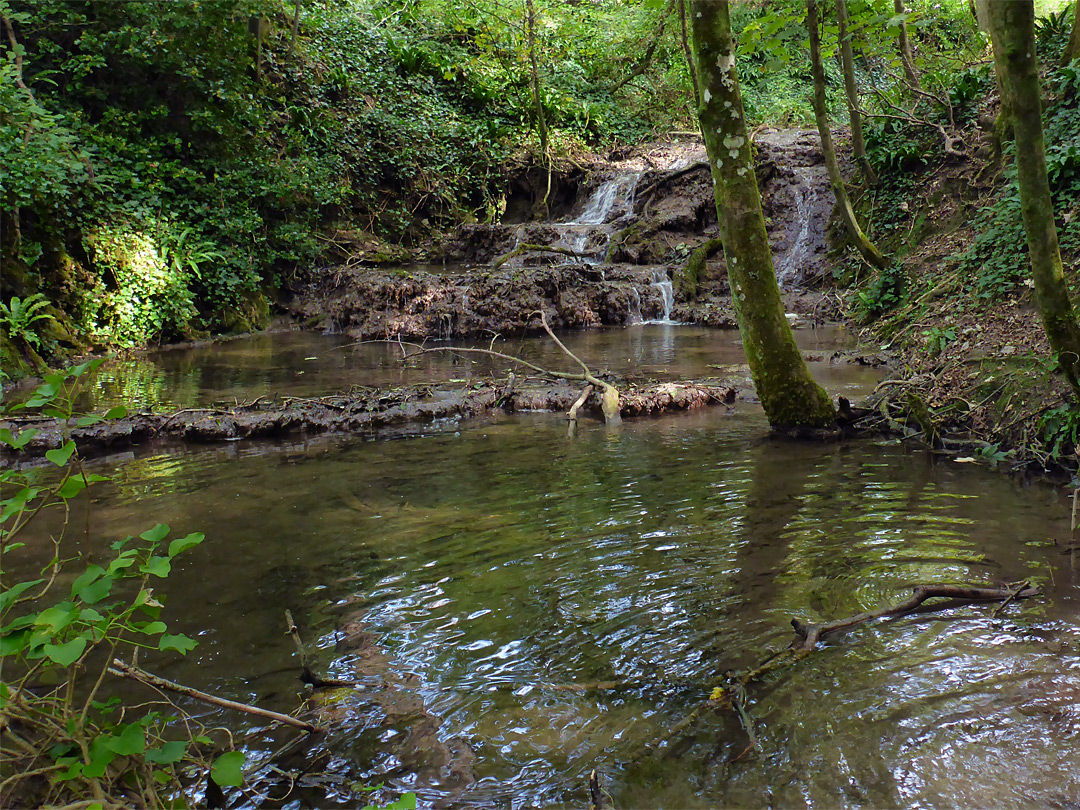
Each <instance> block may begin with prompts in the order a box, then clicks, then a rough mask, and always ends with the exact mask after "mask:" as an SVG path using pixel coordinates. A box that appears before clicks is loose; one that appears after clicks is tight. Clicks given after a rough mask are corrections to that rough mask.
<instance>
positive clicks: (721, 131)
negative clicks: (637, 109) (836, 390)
mask: <svg viewBox="0 0 1080 810" xmlns="http://www.w3.org/2000/svg"><path fill="white" fill-rule="evenodd" d="M687 9H688V11H689V13H690V28H691V36H692V38H693V52H694V63H695V64H696V65H697V71H698V78H699V80H700V81H701V103H700V104H699V106H698V117H699V119H700V122H701V132H702V134H703V135H704V138H705V147H706V151H707V152H708V155H709V167H710V170H711V172H712V178H713V190H714V193H715V196H716V213H717V217H718V218H719V220H720V238H721V239H723V242H724V256H725V258H726V259H727V266H728V278H729V280H730V282H731V297H732V302H733V304H734V307H735V314H736V316H737V318H738V321H739V332H740V333H741V335H742V339H743V347H744V349H745V351H746V357H747V360H748V362H749V364H750V373H751V375H752V376H753V379H754V386H755V388H756V389H757V392H758V396H759V397H760V398H761V404H762V407H763V408H764V409H765V415H766V417H767V418H768V420H769V423H770V424H771V425H772V426H773V427H775V428H778V429H799V428H826V427H831V426H832V425H833V424H834V423H835V416H836V412H835V410H834V408H833V404H832V402H831V401H830V400H829V397H828V395H827V394H826V393H825V391H824V390H823V389H822V388H821V387H820V386H819V385H818V384H817V383H815V382H814V380H813V378H812V377H811V376H810V372H809V371H808V370H807V368H806V363H805V362H804V360H803V357H802V354H801V353H800V352H799V349H798V347H797V346H796V345H795V338H794V336H793V335H792V333H791V327H790V326H789V325H788V322H787V318H786V317H785V316H784V305H783V301H782V300H781V299H780V286H779V285H778V284H777V281H776V271H775V269H774V268H773V263H772V254H771V253H770V250H769V237H768V235H767V234H766V232H765V219H764V217H763V215H762V212H761V195H760V193H759V191H758V186H757V178H756V176H755V174H754V161H753V154H752V145H751V143H750V138H749V136H748V134H747V131H746V119H745V112H744V110H743V103H742V94H741V92H740V91H739V80H738V73H737V71H736V69H735V45H734V42H733V40H732V36H731V23H730V19H729V10H728V2H727V0H689V2H688V3H687Z"/></svg>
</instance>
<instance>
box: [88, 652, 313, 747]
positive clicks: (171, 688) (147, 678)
mask: <svg viewBox="0 0 1080 810" xmlns="http://www.w3.org/2000/svg"><path fill="white" fill-rule="evenodd" d="M109 673H110V674H112V675H116V676H117V677H119V678H128V679H129V680H133V681H138V682H139V683H143V684H146V685H147V686H153V687H154V688H156V689H163V690H165V691H166V692H174V693H176V694H178V695H184V696H185V697H189V698H192V699H193V700H198V701H201V702H202V703H209V704H211V705H213V706H220V707H222V708H224V709H233V710H235V711H238V712H244V713H245V714H253V715H256V716H258V717H265V718H266V719H267V720H273V721H274V722H276V723H283V724H284V725H287V726H293V727H295V728H302V729H303V730H304V731H307V732H309V733H312V734H316V733H321V732H322V731H324V730H325V729H323V728H321V727H319V726H317V725H315V724H314V723H308V722H306V721H304V720H298V719H297V718H295V717H291V716H290V715H287V714H281V713H280V712H274V711H270V710H269V709H260V708H259V707H258V706H252V705H250V704H247V703H238V702H237V701H235V700H228V699H227V698H220V697H217V696H215V695H210V694H207V693H206V692H200V691H199V690H198V689H192V688H191V687H190V686H183V685H182V684H178V683H175V682H173V681H167V680H165V679H164V678H161V677H158V676H157V675H153V674H151V673H149V672H147V671H145V670H143V669H139V668H138V667H133V666H130V665H128V664H125V663H124V662H123V661H121V660H120V659H118V658H114V659H113V662H112V664H111V665H110V666H109Z"/></svg>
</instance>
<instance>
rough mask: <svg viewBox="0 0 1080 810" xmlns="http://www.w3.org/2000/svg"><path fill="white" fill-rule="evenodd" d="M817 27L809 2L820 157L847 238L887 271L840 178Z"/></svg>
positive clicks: (812, 2)
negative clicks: (825, 169)
mask: <svg viewBox="0 0 1080 810" xmlns="http://www.w3.org/2000/svg"><path fill="white" fill-rule="evenodd" d="M818 23H819V19H818V10H817V0H806V27H807V29H808V30H809V33H810V67H811V72H812V73H813V76H814V97H813V102H814V118H815V119H816V120H817V128H818V134H819V135H820V136H821V153H822V154H823V155H824V156H825V167H826V168H827V169H828V170H829V185H830V186H832V190H833V195H834V196H835V197H836V205H837V207H838V208H839V209H840V215H841V217H843V219H844V225H845V226H846V227H847V231H848V236H850V237H851V240H852V241H853V242H854V243H855V247H857V248H858V249H859V253H861V254H862V257H863V258H864V259H866V261H867V262H868V263H870V264H872V265H873V266H874V267H877V268H878V269H879V270H884V269H885V268H886V267H888V266H889V262H888V260H887V259H886V258H885V257H884V256H883V255H882V253H881V251H880V250H878V249H877V246H875V245H874V243H873V242H871V241H870V239H869V238H868V237H867V236H866V234H865V233H863V229H862V228H861V227H860V226H859V221H858V219H856V217H855V209H854V208H852V207H851V200H850V199H849V198H848V194H847V189H846V188H845V187H844V177H843V175H841V174H840V164H839V163H837V160H836V147H835V146H834V145H833V140H832V131H831V130H830V129H829V109H828V106H827V105H826V102H825V66H824V64H822V61H821V35H820V33H819V32H818Z"/></svg>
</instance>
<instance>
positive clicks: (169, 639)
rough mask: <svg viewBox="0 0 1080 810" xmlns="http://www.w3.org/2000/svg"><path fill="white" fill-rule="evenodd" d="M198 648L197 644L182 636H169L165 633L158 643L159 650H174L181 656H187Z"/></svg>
mask: <svg viewBox="0 0 1080 810" xmlns="http://www.w3.org/2000/svg"><path fill="white" fill-rule="evenodd" d="M198 646H199V644H198V642H196V641H192V640H191V639H190V638H188V637H187V636H185V635H183V634H177V635H169V634H168V633H165V634H163V635H162V636H161V638H160V640H159V641H158V649H159V650H176V651H177V652H178V653H180V654H181V655H187V654H188V653H189V652H190V651H191V650H194V649H195V648H196V647H198Z"/></svg>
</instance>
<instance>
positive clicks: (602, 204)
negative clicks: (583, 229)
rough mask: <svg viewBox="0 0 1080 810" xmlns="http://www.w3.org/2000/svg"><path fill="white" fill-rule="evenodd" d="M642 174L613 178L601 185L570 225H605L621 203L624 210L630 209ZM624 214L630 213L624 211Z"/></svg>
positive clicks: (636, 173) (634, 173)
mask: <svg viewBox="0 0 1080 810" xmlns="http://www.w3.org/2000/svg"><path fill="white" fill-rule="evenodd" d="M640 179H641V172H631V173H629V174H622V175H619V176H618V177H613V178H612V179H610V180H605V181H604V182H603V183H601V184H600V185H599V186H598V187H597V189H596V191H594V192H593V193H592V196H591V197H589V199H588V201H587V202H586V203H585V208H584V209H583V210H582V212H581V213H580V214H579V215H578V217H577V219H574V220H571V221H570V222H568V223H567V224H568V225H603V224H604V223H605V222H607V220H608V215H609V214H610V213H611V209H612V208H614V207H615V203H616V202H619V203H620V204H621V206H622V207H623V208H624V209H629V207H630V205H631V204H632V203H633V200H634V189H635V188H637V184H638V180H640ZM622 213H624V214H626V213H628V211H627V210H624V211H623V212H622Z"/></svg>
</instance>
